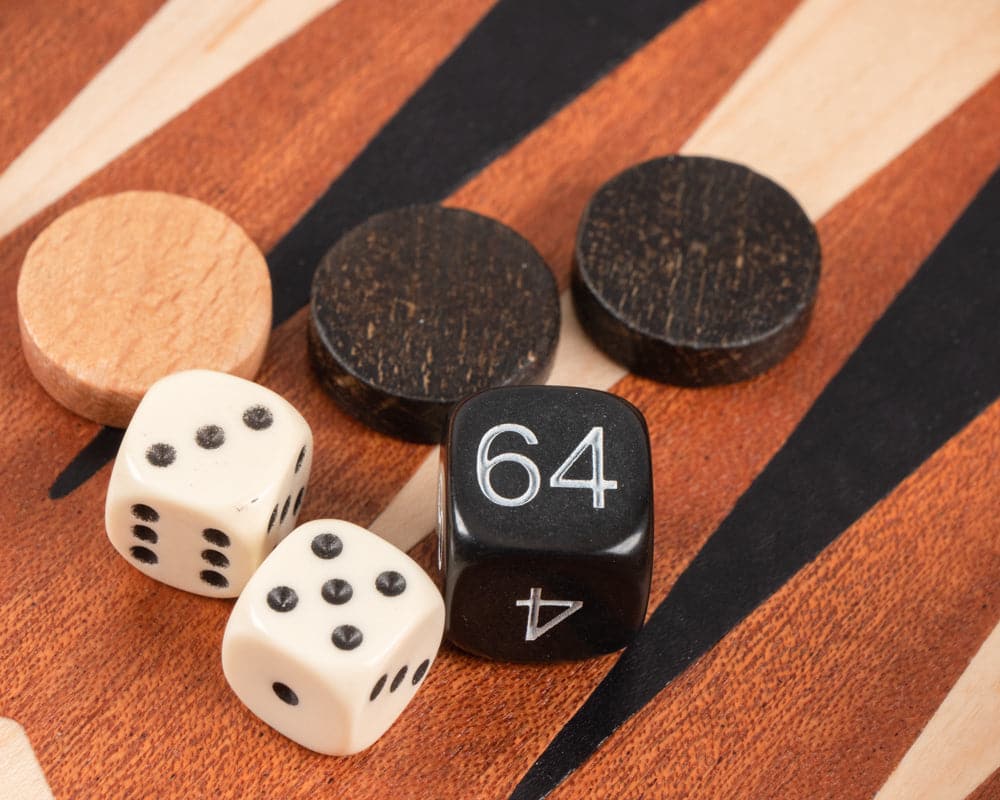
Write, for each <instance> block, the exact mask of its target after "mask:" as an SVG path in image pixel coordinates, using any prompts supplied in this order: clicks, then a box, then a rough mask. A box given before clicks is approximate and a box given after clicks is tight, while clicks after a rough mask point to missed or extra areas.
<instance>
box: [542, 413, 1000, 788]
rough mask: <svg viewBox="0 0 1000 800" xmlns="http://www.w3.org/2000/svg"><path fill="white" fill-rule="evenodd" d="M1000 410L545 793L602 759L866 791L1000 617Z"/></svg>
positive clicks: (597, 777) (699, 784)
mask: <svg viewBox="0 0 1000 800" xmlns="http://www.w3.org/2000/svg"><path fill="white" fill-rule="evenodd" d="M998 421H1000V404H996V405H994V406H993V407H992V408H991V409H990V410H989V412H988V413H987V414H984V415H983V416H982V417H980V418H979V419H977V420H976V421H975V422H974V423H973V424H972V425H970V426H969V427H968V428H967V429H966V430H965V431H963V432H962V433H961V434H960V435H959V436H956V437H955V439H953V440H952V441H951V442H949V444H948V445H946V446H945V447H944V448H942V450H940V451H939V452H938V453H937V454H935V455H934V456H933V457H932V458H931V460H930V461H928V462H927V463H926V464H925V465H924V466H923V467H921V469H920V470H918V471H917V473H915V474H914V475H912V476H911V477H910V478H909V479H907V481H905V482H904V483H903V484H902V485H901V486H900V487H899V489H897V491H896V492H894V493H893V494H892V495H891V496H890V497H888V498H887V499H886V500H884V501H883V502H882V503H880V504H879V505H878V506H877V507H876V508H875V509H873V510H872V511H871V512H870V513H869V514H868V515H866V516H865V517H864V518H863V519H862V520H861V521H860V522H859V523H858V524H857V525H855V526H854V527H853V528H852V529H851V530H849V531H848V532H847V533H845V534H844V535H843V536H842V537H841V538H840V540H838V541H837V542H836V543H835V544H833V545H832V546H831V547H830V548H829V550H828V551H827V552H826V553H824V555H823V556H822V557H821V558H820V559H818V560H817V561H816V562H814V563H813V564H812V565H810V566H809V567H807V568H806V569H805V570H803V571H802V572H801V573H800V574H799V575H797V576H796V577H795V578H794V579H793V580H792V581H791V582H789V584H788V585H786V587H785V588H784V589H782V590H781V591H780V592H779V593H778V594H776V595H775V596H774V597H772V598H771V600H769V601H768V603H766V604H765V605H764V606H762V607H761V608H760V609H759V610H758V612H757V613H755V614H754V615H752V616H751V617H750V618H749V619H748V620H746V622H744V624H743V625H741V626H740V627H739V628H738V629H737V630H736V631H735V632H734V633H733V634H732V635H731V636H729V637H728V638H727V639H725V640H724V641H723V642H722V644H720V645H719V646H718V647H717V648H716V649H715V650H713V651H712V653H711V654H709V655H708V656H706V657H705V658H704V659H703V660H702V661H701V662H699V663H698V664H697V665H696V666H695V667H693V668H692V669H691V670H690V671H689V672H688V673H687V674H685V675H684V676H683V677H682V678H680V679H679V680H678V681H676V682H675V683H673V684H671V685H670V686H669V687H668V688H667V689H666V690H665V692H664V693H663V696H661V698H660V699H659V701H658V702H657V704H656V706H655V707H648V708H647V710H646V711H644V712H642V713H641V714H639V715H638V716H637V717H635V718H634V719H633V720H632V721H631V722H630V723H628V724H627V725H626V726H625V727H624V728H623V729H621V731H620V732H619V734H618V735H616V736H615V738H614V740H613V741H612V742H611V743H609V744H608V745H606V746H605V748H603V749H602V750H601V751H600V752H599V753H598V754H597V756H596V757H595V758H594V760H593V762H592V763H591V764H589V765H588V769H587V770H585V771H583V772H581V773H579V774H577V775H574V776H573V777H571V778H570V779H569V780H568V781H567V782H566V784H564V786H563V787H560V789H559V790H558V791H557V792H555V793H553V797H580V796H587V795H588V794H589V793H591V792H594V791H595V790H597V789H598V787H599V786H601V785H602V784H601V783H600V781H601V778H602V776H606V775H607V774H609V771H610V770H611V769H614V771H615V775H616V779H617V785H618V786H619V787H620V789H621V792H622V796H632V795H636V794H637V793H638V792H639V791H646V792H649V793H650V795H651V796H658V794H659V793H661V792H667V791H669V792H673V793H676V796H680V797H684V796H697V795H702V796H709V797H714V796H718V797H802V798H806V797H809V798H814V797H831V798H832V797H837V798H845V799H846V798H859V799H860V798H867V797H871V796H872V795H873V794H874V793H875V792H876V791H877V789H878V786H879V784H880V782H881V776H884V775H885V774H886V773H887V772H888V771H890V770H891V769H892V766H893V764H894V763H895V760H896V759H898V758H899V756H900V755H901V754H902V752H903V751H905V748H906V746H907V743H908V742H909V741H910V740H911V739H912V736H913V735H915V733H916V731H917V730H919V728H920V726H921V725H922V723H923V721H924V719H925V718H926V715H927V714H929V713H931V712H933V709H934V707H935V705H936V703H937V702H938V701H939V700H940V698H941V695H943V694H944V693H945V692H947V690H948V687H949V686H950V685H951V683H952V682H953V681H954V680H955V679H956V678H958V676H959V675H960V674H961V672H962V670H963V669H964V668H965V665H966V662H967V655H966V653H968V652H969V651H970V650H972V651H974V650H975V648H976V646H977V645H978V643H979V642H980V641H981V639H982V636H983V634H984V633H985V632H987V631H988V630H989V628H990V626H991V625H993V624H994V622H995V621H996V619H997V617H998V616H1000V592H998V587H997V584H996V581H995V576H996V574H997V570H998V569H1000V543H998V542H997V539H996V537H995V530H994V527H993V523H992V521H990V519H989V518H988V517H989V513H988V512H987V509H988V508H990V507H992V506H994V505H995V503H996V492H995V490H994V489H993V487H992V478H991V472H992V467H991V462H993V460H994V459H995V458H996V457H997V455H998V452H1000V451H998V448H1000V435H998V434H997V429H996V424H997V422H998ZM954 501H957V502H954ZM915 511H916V512H917V513H916V514H914V512H915ZM984 514H985V515H986V516H984ZM942 562H947V563H948V565H949V569H948V570H933V569H929V565H932V564H936V563H942ZM945 641H947V642H948V646H947V647H946V648H945V647H941V646H939V645H940V644H941V643H942V642H945ZM666 753H670V754H671V757H670V758H669V759H665V758H663V756H664V754H666ZM664 762H666V763H664ZM612 765H614V767H612ZM934 796H939V795H934Z"/></svg>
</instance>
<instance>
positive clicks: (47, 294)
mask: <svg viewBox="0 0 1000 800" xmlns="http://www.w3.org/2000/svg"><path fill="white" fill-rule="evenodd" d="M17 303H18V323H19V326H20V330H21V343H22V346H23V349H24V356H25V358H26V359H27V361H28V365H29V366H30V367H31V371H32V372H33V373H34V375H35V377H36V378H37V379H38V381H39V382H40V383H41V384H42V386H44V387H45V390H46V391H47V392H48V393H49V394H50V395H52V397H54V398H55V399H56V400H57V401H58V402H60V403H61V404H62V405H64V406H66V407H67V408H68V409H70V410H71V411H74V412H76V413H77V414H80V415H81V416H84V417H87V418H88V419H92V420H94V421H96V422H101V423H104V424H106V425H113V426H116V427H125V425H127V424H128V421H129V419H130V418H131V416H132V412H134V411H135V407H136V406H137V405H138V403H139V400H141V399H142V396H143V394H145V392H146V389H148V388H149V386H150V385H152V384H153V383H154V382H156V381H157V380H158V379H159V378H162V377H163V376H165V375H168V374H170V373H171V372H176V371H178V370H183V369H197V368H204V369H215V370H219V371H221V372H230V373H232V374H234V375H238V376H240V377H241V378H253V376H254V375H256V374H257V370H258V368H259V367H260V363H261V361H262V360H263V358H264V352H265V350H266V349H267V340H268V336H269V335H270V330H271V282H270V278H269V277H268V272H267V264H266V263H265V261H264V256H263V255H262V254H261V252H260V250H259V249H258V248H257V246H256V245H255V244H254V243H253V242H252V241H251V240H250V238H249V237H248V236H247V235H246V233H245V232H244V231H243V229H242V228H240V227H239V226H238V225H237V224H236V223H235V222H233V221H232V220H231V219H229V218H228V217H227V216H226V215H225V214H223V213H221V212H219V211H216V210H215V209H212V208H210V207H209V206H207V205H205V204H204V203H201V202H199V201H197V200H193V199H191V198H188V197H180V196H177V195H171V194H167V193H165V192H122V193H120V194H116V195H111V196H108V197H100V198H97V199H94V200H91V201H89V202H87V203H84V204H83V205H81V206H78V207H77V208H74V209H73V210H72V211H69V212H67V213H66V214H64V215H63V216H62V217H60V218H59V219H57V220H56V221H55V222H53V223H52V224H51V225H50V226H49V227H48V228H46V229H45V230H44V231H43V232H42V233H41V235H40V236H39V237H38V238H37V239H36V240H35V241H34V243H33V244H32V245H31V248H30V249H29V250H28V254H27V256H25V259H24V265H23V267H22V269H21V275H20V279H19V281H18V285H17Z"/></svg>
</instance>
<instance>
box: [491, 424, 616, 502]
mask: <svg viewBox="0 0 1000 800" xmlns="http://www.w3.org/2000/svg"><path fill="white" fill-rule="evenodd" d="M504 433H513V434H517V435H518V436H520V437H521V438H522V439H524V441H525V442H526V443H527V444H529V445H536V444H538V437H537V436H535V432H534V431H532V430H531V428H526V427H525V426H524V425H518V424H516V423H513V422H507V423H504V424H503V425H494V426H493V427H492V428H490V429H489V430H488V431H486V433H484V434H483V438H482V439H480V440H479V449H478V450H477V451H476V479H477V481H478V482H479V489H480V491H481V492H482V493H483V494H484V495H485V496H486V498H487V499H488V500H489V501H490V502H491V503H496V504H497V505H498V506H507V507H508V508H513V507H515V506H523V505H525V504H526V503H530V502H531V501H532V500H534V499H535V496H536V495H537V494H538V490H539V489H540V488H541V486H542V476H541V474H540V473H539V471H538V465H537V464H536V463H535V462H534V461H532V460H531V459H530V458H528V457H527V456H526V455H524V454H523V453H509V452H508V453H498V454H496V455H492V456H491V455H490V445H492V444H493V440H494V439H496V438H497V437H498V436H500V435H501V434H504ZM588 450H589V451H590V477H589V478H567V477H566V473H567V472H569V470H570V468H571V467H572V466H573V465H574V464H575V463H576V462H577V461H579V460H580V459H581V458H583V456H584V455H585V454H586V453H587V451H588ZM503 463H511V464H517V465H518V466H519V467H521V468H522V469H523V470H524V471H525V473H527V476H528V486H527V488H526V489H525V490H524V491H523V492H521V494H519V495H518V496H517V497H504V496H503V495H501V494H500V493H499V492H497V490H496V489H494V488H493V484H492V483H490V473H491V472H492V471H493V467H495V466H496V465H497V464H503ZM549 486H550V487H552V488H553V489H589V490H590V491H591V495H592V501H591V502H592V505H593V507H594V508H604V493H605V492H607V491H610V490H612V489H617V488H618V481H616V480H611V479H608V478H605V477H604V428H602V427H599V426H598V427H594V428H591V429H590V431H589V432H588V433H587V435H586V436H584V437H583V438H582V439H581V440H580V443H579V444H578V445H577V446H576V447H575V448H574V449H573V452H572V453H570V454H569V456H568V457H567V458H566V460H565V461H563V463H562V464H560V465H559V466H558V467H557V468H556V471H555V472H554V473H553V474H552V476H551V477H550V478H549Z"/></svg>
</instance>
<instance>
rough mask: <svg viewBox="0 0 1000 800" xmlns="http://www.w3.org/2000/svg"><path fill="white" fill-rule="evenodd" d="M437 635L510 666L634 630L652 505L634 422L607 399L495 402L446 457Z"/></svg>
mask: <svg viewBox="0 0 1000 800" xmlns="http://www.w3.org/2000/svg"><path fill="white" fill-rule="evenodd" d="M441 452H442V463H441V484H440V487H439V491H440V495H441V502H440V506H439V531H438V535H439V562H440V563H439V566H440V567H441V569H442V571H443V573H444V590H445V608H446V618H445V632H446V635H447V636H448V637H449V638H450V639H451V641H452V642H453V643H454V644H456V645H458V646H459V647H461V648H463V649H465V650H468V651H469V652H472V653H475V654H477V655H481V656H485V657H488V658H495V659H501V660H507V661H549V660H560V659H573V658H585V657H588V656H593V655H597V654H599V653H607V652H611V651H613V650H618V649H620V648H622V647H624V646H625V645H626V644H627V643H628V642H629V641H630V640H631V638H632V637H633V636H634V635H635V633H636V632H637V631H638V630H639V628H640V627H641V626H642V621H643V619H644V617H645V613H646V603H647V601H648V597H649V579H650V571H651V567H652V545H653V493H652V475H651V465H650V454H649V434H648V432H647V430H646V423H645V421H644V420H643V418H642V414H640V413H639V411H638V410H637V409H636V408H635V407H634V406H633V405H632V404H631V403H628V402H626V401H625V400H622V399H621V398H619V397H616V396H614V395H611V394H608V393H606V392H598V391H593V390H590V389H579V388H572V387H561V386H522V387H509V388H502V389H493V390H490V391H486V392H482V393H480V394H477V395H474V396H472V397H470V398H468V399H467V400H465V401H464V402H463V403H461V404H460V405H459V406H458V407H457V408H456V409H455V411H454V413H453V414H452V417H451V422H450V424H449V428H448V436H447V439H446V440H445V444H444V447H443V448H442V451H441Z"/></svg>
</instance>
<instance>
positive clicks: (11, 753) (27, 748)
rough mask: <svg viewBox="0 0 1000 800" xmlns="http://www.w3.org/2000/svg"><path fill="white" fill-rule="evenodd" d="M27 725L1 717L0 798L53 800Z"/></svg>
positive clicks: (10, 799) (0, 799) (11, 799)
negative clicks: (27, 732)
mask: <svg viewBox="0 0 1000 800" xmlns="http://www.w3.org/2000/svg"><path fill="white" fill-rule="evenodd" d="M51 798H52V790H51V789H49V785H48V784H47V783H46V782H45V775H43V774H42V768H41V767H40V766H39V765H38V759H37V758H35V752H34V751H33V750H32V749H31V742H29V741H28V735H27V734H26V733H25V732H24V728H22V727H21V726H20V725H18V724H17V723H16V722H15V721H14V720H12V719H7V718H6V717H0V800H51Z"/></svg>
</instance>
